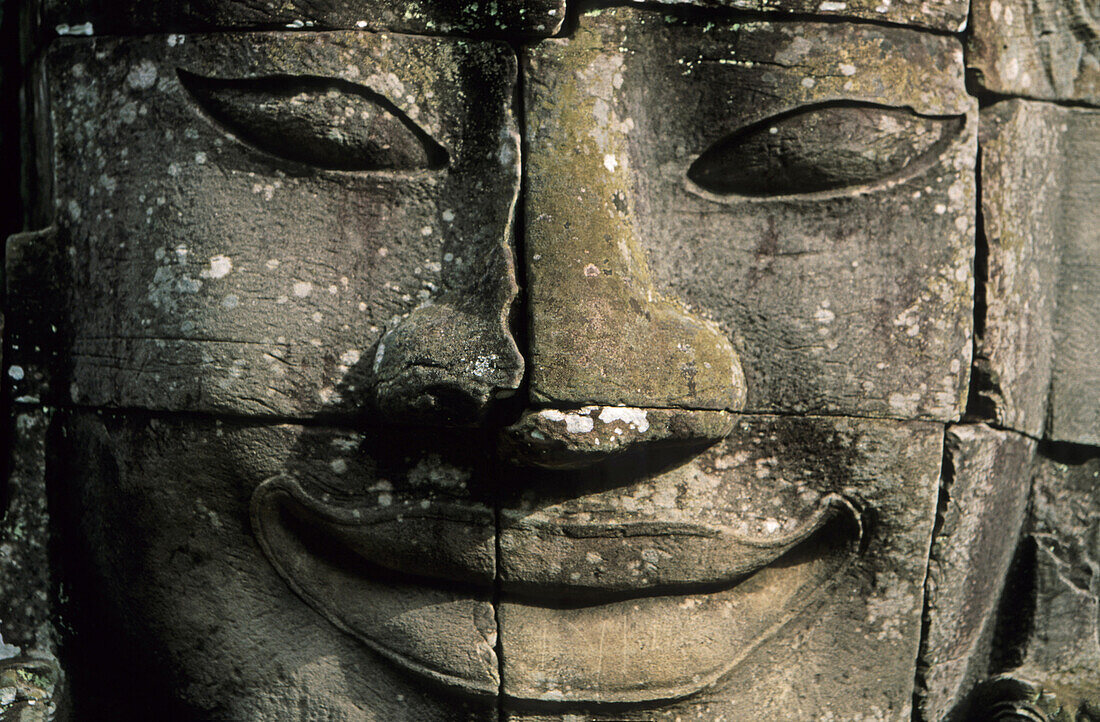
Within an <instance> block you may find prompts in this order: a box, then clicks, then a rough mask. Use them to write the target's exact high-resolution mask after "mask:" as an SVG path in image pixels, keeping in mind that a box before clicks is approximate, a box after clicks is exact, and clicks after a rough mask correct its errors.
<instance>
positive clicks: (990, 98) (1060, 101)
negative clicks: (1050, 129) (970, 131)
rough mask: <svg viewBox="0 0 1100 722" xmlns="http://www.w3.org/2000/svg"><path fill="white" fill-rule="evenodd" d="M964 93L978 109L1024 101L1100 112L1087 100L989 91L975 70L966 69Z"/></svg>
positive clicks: (1097, 104)
mask: <svg viewBox="0 0 1100 722" xmlns="http://www.w3.org/2000/svg"><path fill="white" fill-rule="evenodd" d="M966 92H967V93H969V94H970V95H972V96H974V97H975V98H977V99H978V106H979V107H980V108H988V107H989V106H991V105H996V104H997V103H1003V102H1004V101H1006V100H1026V101H1029V102H1032V103H1047V104H1049V105H1058V106H1061V107H1063V108H1082V109H1085V110H1100V103H1096V102H1095V101H1088V100H1070V99H1065V98H1041V97H1039V96H1035V95H1017V94H1014V93H1002V92H999V91H996V90H990V89H989V88H987V87H985V85H984V84H983V83H982V72H981V71H980V70H978V69H977V68H967V69H966Z"/></svg>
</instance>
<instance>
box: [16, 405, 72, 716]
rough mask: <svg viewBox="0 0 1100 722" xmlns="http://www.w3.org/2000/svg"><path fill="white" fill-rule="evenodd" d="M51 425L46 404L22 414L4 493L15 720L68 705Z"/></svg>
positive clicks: (42, 713)
mask: <svg viewBox="0 0 1100 722" xmlns="http://www.w3.org/2000/svg"><path fill="white" fill-rule="evenodd" d="M48 423H49V414H48V413H46V412H43V411H41V410H37V409H29V408H27V409H21V410H20V411H19V412H17V413H16V415H15V417H14V419H13V428H12V429H11V435H10V436H9V437H8V438H9V443H8V444H7V446H8V450H9V452H10V453H11V454H12V458H11V459H10V467H7V468H9V469H10V471H8V472H7V473H6V474H5V478H4V484H3V494H2V495H0V501H2V502H3V506H2V507H0V719H3V720H9V719H10V720H14V721H15V722H21V721H22V720H24V719H26V720H28V722H29V721H30V720H35V721H37V720H39V719H41V720H44V721H45V720H49V719H52V718H53V715H54V714H55V713H56V712H57V711H58V709H59V707H61V708H64V704H63V700H64V696H65V692H64V683H63V679H62V676H61V674H60V667H59V665H58V661H57V655H58V653H59V634H58V628H57V616H56V614H57V607H56V604H55V603H54V587H53V582H54V578H53V574H52V569H51V565H50V555H49V545H50V539H51V529H50V515H49V511H48V508H47V500H46V479H45V466H46V457H45V447H46V426H47V424H48ZM32 714H33V715H35V716H31V715H32ZM21 715H22V716H21ZM39 715H41V716H39Z"/></svg>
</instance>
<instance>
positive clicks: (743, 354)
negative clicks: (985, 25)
mask: <svg viewBox="0 0 1100 722" xmlns="http://www.w3.org/2000/svg"><path fill="white" fill-rule="evenodd" d="M526 73H527V76H528V80H527V82H526V86H525V87H526V90H527V94H526V109H527V112H526V118H527V121H528V128H527V133H528V144H527V150H528V152H529V154H528V158H527V162H528V165H527V170H526V173H527V179H528V184H527V191H528V193H527V195H526V202H525V211H526V213H525V215H526V219H527V222H526V236H525V238H526V253H527V266H528V285H529V290H528V294H529V302H528V310H529V314H530V319H529V320H530V357H529V363H530V367H531V394H532V397H533V398H534V399H535V400H536V401H538V402H540V403H549V404H554V405H557V404H563V405H569V406H575V405H586V404H602V405H616V404H617V405H628V406H643V407H654V406H671V407H691V408H711V409H713V408H723V407H724V408H736V406H737V404H738V403H739V400H740V398H741V397H742V396H743V394H744V391H742V390H741V389H742V387H743V386H744V387H747V405H746V406H745V409H746V410H747V411H752V412H765V411H784V412H801V413H805V412H828V413H843V414H855V415H871V416H885V417H905V418H911V417H924V418H937V419H951V418H956V417H957V416H958V415H959V413H960V408H961V404H962V402H963V399H964V398H965V394H966V387H967V377H968V372H969V367H970V347H971V341H970V333H971V320H972V313H973V312H972V290H971V286H972V277H971V261H972V258H973V229H974V224H973V220H974V219H973V212H974V202H973V201H974V166H975V155H974V154H975V141H976V137H975V135H976V114H975V102H974V100H973V99H972V98H969V97H968V96H967V95H966V94H965V92H964V89H963V83H962V72H961V48H960V46H959V45H958V44H957V42H956V41H954V40H953V39H950V38H945V37H939V36H933V35H928V34H922V33H917V32H913V31H907V30H902V29H894V28H880V27H868V26H858V25H851V26H845V25H840V24H811V23H790V24H780V23H775V24H773V23H763V22H754V23H745V24H740V25H736V26H723V25H721V24H706V25H703V24H701V23H700V24H694V23H693V22H692V21H687V20H679V19H676V18H667V17H665V16H663V15H659V14H656V13H653V12H647V11H643V10H636V9H628V8H617V9H614V10H606V11H603V12H599V13H591V14H587V15H584V16H582V18H581V20H580V25H579V27H578V29H577V31H576V32H575V33H574V34H573V35H572V36H571V37H570V38H568V39H561V40H548V41H543V42H541V43H538V44H535V45H534V46H533V47H532V48H531V50H530V51H529V53H528V55H527V56H526ZM886 77H888V78H890V82H888V83H883V82H882V78H886ZM655 108H660V112H656V111H655V110H654V109H655ZM772 129H775V134H774V135H775V136H777V137H781V138H783V139H784V140H783V142H782V143H781V144H779V145H778V146H777V148H770V147H769V146H768V140H767V139H768V138H769V137H772V136H773V134H772V132H771V131H772ZM899 133H901V134H903V138H904V141H899V140H898V134H899ZM887 139H888V142H887ZM879 141H883V143H882V145H881V146H876V148H877V149H878V148H881V150H880V151H879V152H877V153H875V154H872V155H871V157H867V156H866V155H861V153H862V150H863V149H865V148H866V147H867V145H868V144H875V143H878V142H879ZM902 147H904V148H905V149H906V150H905V152H904V153H901V152H900V151H899V149H901V148H902ZM757 165H758V166H759V170H758V171H756V172H754V173H752V174H750V176H749V177H748V178H746V176H745V174H744V173H742V169H743V168H745V167H757ZM779 168H787V169H788V171H785V172H786V173H787V176H783V175H782V174H780V173H779V170H778V169H779ZM739 173H740V174H741V175H739ZM723 174H725V175H723ZM773 176H778V177H780V178H783V177H786V178H787V179H788V181H787V183H786V185H785V186H784V187H782V188H777V187H773V185H774V184H773V185H768V186H763V187H761V188H755V187H752V186H751V178H752V177H773ZM722 178H727V180H725V181H723V180H722ZM739 178H740V179H741V180H738V179H739ZM811 181H812V183H813V184H816V185H815V187H816V188H817V190H816V192H808V193H807V192H803V187H804V186H805V184H806V183H810V182H811ZM731 184H732V186H731ZM746 184H749V185H748V186H746ZM731 187H732V188H733V190H731ZM840 289H843V291H842V292H841V290H840ZM723 336H728V337H729V338H730V339H731V340H732V344H733V349H734V351H735V352H736V354H737V356H738V357H739V358H738V359H735V360H739V364H736V365H735V364H733V363H732V362H731V361H729V360H728V358H729V352H728V351H726V350H723V343H722V341H723V340H724V339H723V338H722V337H723ZM708 363H709V364H710V366H709V367H708V366H707V364H708ZM738 365H739V366H740V367H741V368H742V369H743V371H744V379H745V381H744V384H743V386H742V381H741V377H740V374H739V373H738Z"/></svg>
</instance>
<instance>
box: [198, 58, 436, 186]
mask: <svg viewBox="0 0 1100 722" xmlns="http://www.w3.org/2000/svg"><path fill="white" fill-rule="evenodd" d="M177 73H178V75H179V78H180V82H181V84H182V85H183V87H184V88H185V89H186V90H187V92H188V93H189V94H190V95H191V97H192V98H193V99H194V100H195V102H196V103H197V104H198V105H199V106H200V107H201V108H202V109H203V111H205V112H206V114H207V115H209V117H210V118H211V119H213V120H214V121H216V122H217V123H218V124H220V125H221V126H223V127H224V128H225V129H226V130H228V131H229V132H231V133H232V134H233V135H235V136H236V137H238V138H239V139H240V140H241V141H243V142H245V143H247V144H249V145H251V146H253V147H255V148H258V149H259V150H261V151H264V152H265V153H269V154H271V155H274V156H276V157H279V158H283V159H285V160H290V161H294V162H298V163H304V164H306V165H311V166H314V167H317V168H323V169H329V170H344V171H373V170H397V171H401V170H404V171H411V170H437V169H440V168H444V167H446V166H447V164H448V162H449V155H448V153H447V151H446V149H444V148H443V146H442V145H440V144H439V143H438V142H437V141H436V140H435V139H433V138H432V137H431V136H430V135H429V134H428V133H427V132H426V131H425V130H424V129H423V128H421V127H420V126H419V125H417V124H416V123H415V122H414V121H413V120H412V119H411V118H409V116H408V115H407V114H405V113H404V112H403V111H401V110H400V109H399V108H398V107H397V106H396V105H394V104H393V103H392V102H391V101H389V100H388V99H387V98H385V97H384V96H382V95H379V94H378V93H375V92H374V91H372V90H370V89H368V88H366V87H363V86H361V85H356V84H355V83H350V82H348V81H345V80H341V79H339V78H326V77H320V76H315V75H296V76H294V75H270V76H263V77H255V78H231V79H225V78H214V77H207V76H202V75H197V74H195V73H191V72H189V71H187V70H184V69H182V68H180V69H178V70H177Z"/></svg>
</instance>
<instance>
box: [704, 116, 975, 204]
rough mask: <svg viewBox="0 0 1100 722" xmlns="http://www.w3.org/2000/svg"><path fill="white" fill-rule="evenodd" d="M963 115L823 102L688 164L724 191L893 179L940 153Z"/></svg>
mask: <svg viewBox="0 0 1100 722" xmlns="http://www.w3.org/2000/svg"><path fill="white" fill-rule="evenodd" d="M963 123H964V119H963V117H962V116H925V115H917V114H916V113H914V112H912V111H908V110H902V109H899V108H889V107H883V106H878V105H872V104H867V103H859V104H855V103H848V104H839V103H831V104H823V105H818V106H816V107H810V108H799V109H797V110H794V111H791V112H788V113H783V114H781V115H776V116H774V117H771V118H767V119H765V120H763V121H760V122H759V123H754V124H753V125H750V126H748V127H746V128H742V129H741V130H738V131H737V132H735V133H733V134H731V135H728V136H726V137H725V138H722V139H721V140H719V141H718V142H716V143H714V144H713V145H711V146H710V147H709V148H707V149H706V150H705V151H704V152H703V153H702V154H701V155H700V156H699V157H698V158H697V159H696V160H695V162H694V163H692V164H691V167H690V168H689V169H688V173H687V174H688V178H690V179H691V180H692V181H694V182H695V183H696V184H698V185H699V186H700V187H701V188H703V189H704V190H707V191H710V192H711V193H716V194H720V195H727V194H739V195H744V196H771V195H791V194H795V193H799V194H801V193H814V192H817V191H828V190H836V189H840V188H846V187H849V186H859V185H865V184H868V183H873V182H876V181H882V180H886V179H888V178H891V177H893V176H897V175H899V174H900V173H901V172H902V171H904V170H905V169H906V168H907V167H909V166H912V165H914V164H917V163H918V162H921V161H925V160H926V159H931V158H935V157H936V156H937V155H939V153H940V152H941V151H942V150H943V148H944V146H946V145H947V144H948V143H949V142H950V141H951V139H952V138H953V137H954V136H955V135H956V134H957V133H958V132H959V131H960V130H961V129H962V127H963Z"/></svg>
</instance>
